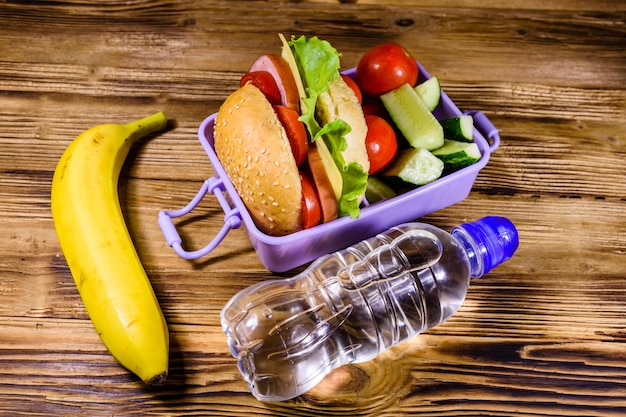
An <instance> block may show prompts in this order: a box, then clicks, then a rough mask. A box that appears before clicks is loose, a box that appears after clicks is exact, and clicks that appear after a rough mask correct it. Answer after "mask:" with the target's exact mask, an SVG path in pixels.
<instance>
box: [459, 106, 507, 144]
mask: <svg viewBox="0 0 626 417" xmlns="http://www.w3.org/2000/svg"><path fill="white" fill-rule="evenodd" d="M463 114H464V115H469V116H472V118H473V119H474V126H475V127H476V129H478V131H479V132H480V133H481V134H482V135H483V136H484V137H485V139H487V141H488V142H489V151H490V152H491V153H493V151H495V150H496V149H498V147H499V146H500V134H499V133H498V129H497V128H496V127H495V126H494V124H493V123H491V120H489V119H488V118H487V116H485V115H484V114H483V113H482V112H479V111H478V110H468V111H466V112H464V113H463Z"/></svg>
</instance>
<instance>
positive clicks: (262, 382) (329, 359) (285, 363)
mask: <svg viewBox="0 0 626 417" xmlns="http://www.w3.org/2000/svg"><path fill="white" fill-rule="evenodd" d="M517 246H518V236H517V230H516V229H515V226H514V225H513V223H511V221H509V220H508V219H506V218H504V217H495V216H491V217H485V218H482V219H480V220H478V221H476V222H472V223H466V224H463V225H461V226H457V227H455V228H453V229H452V231H451V232H450V233H447V232H445V231H443V230H441V229H439V228H437V227H434V226H432V225H428V224H424V223H407V224H403V225H400V226H397V227H394V228H392V229H390V230H388V231H386V232H384V233H381V234H379V235H377V236H375V237H372V238H370V239H367V240H364V241H362V242H360V243H358V244H355V245H353V246H351V247H349V248H347V249H344V250H341V251H338V252H336V253H333V254H330V255H326V256H323V257H321V258H319V259H318V260H316V261H315V262H313V263H312V264H311V265H310V267H309V268H307V269H306V270H305V271H303V272H302V273H300V274H298V275H297V276H294V277H292V278H288V279H277V280H269V281H265V282H261V283H259V284H256V285H253V286H250V287H248V288H246V289H244V290H243V291H241V292H239V293H238V294H236V295H235V296H234V297H233V298H232V299H231V300H230V301H229V302H228V304H227V305H226V306H225V307H224V309H223V310H222V313H221V319H222V326H223V328H224V332H225V333H226V335H227V336H228V343H229V346H230V348H231V352H232V354H233V356H235V357H237V358H238V366H239V370H240V371H241V374H242V375H243V377H244V379H245V380H246V381H247V382H248V385H249V387H250V390H251V391H252V393H253V395H254V396H255V397H256V398H257V399H259V400H262V401H282V400H287V399H290V398H293V397H296V396H298V395H301V394H303V393H305V392H306V391H308V390H309V389H311V388H313V387H314V386H315V385H316V384H317V383H319V382H320V381H321V380H322V379H323V378H324V377H325V376H326V375H327V374H328V373H330V372H331V371H332V370H333V369H335V368H337V367H339V366H342V365H345V364H349V363H357V362H364V361H368V360H371V359H373V358H374V357H376V356H377V355H378V354H379V353H381V352H383V351H384V350H387V349H389V348H390V347H392V346H394V345H396V344H398V343H400V342H402V341H403V340H406V339H408V338H410V337H412V336H414V335H416V334H418V333H421V332H423V331H425V330H427V329H429V328H431V327H433V326H436V325H438V324H440V323H442V322H443V321H444V320H446V319H448V318H449V317H450V316H451V315H452V314H453V313H454V312H455V311H456V310H457V309H458V308H459V307H460V305H461V303H462V302H463V300H464V299H465V295H466V293H467V289H468V287H469V282H470V278H478V277H480V276H482V275H483V274H485V273H487V272H489V271H490V270H491V269H492V268H494V267H495V266H497V265H499V264H500V263H502V262H504V261H505V260H507V259H509V258H510V257H511V256H512V255H513V253H514V252H515V250H516V249H517Z"/></svg>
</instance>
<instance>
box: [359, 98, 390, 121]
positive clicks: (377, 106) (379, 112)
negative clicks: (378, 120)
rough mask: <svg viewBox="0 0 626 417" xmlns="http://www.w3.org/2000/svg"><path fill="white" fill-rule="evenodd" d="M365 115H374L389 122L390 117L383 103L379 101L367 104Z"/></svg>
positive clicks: (365, 105)
mask: <svg viewBox="0 0 626 417" xmlns="http://www.w3.org/2000/svg"><path fill="white" fill-rule="evenodd" d="M363 114H373V115H374V116H378V117H382V118H383V119H385V120H389V117H390V116H389V112H388V111H387V109H386V108H385V106H384V104H383V102H382V101H380V100H378V99H376V100H372V101H368V102H367V103H365V104H364V105H363Z"/></svg>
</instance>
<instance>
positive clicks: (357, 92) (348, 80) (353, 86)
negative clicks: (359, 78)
mask: <svg viewBox="0 0 626 417" xmlns="http://www.w3.org/2000/svg"><path fill="white" fill-rule="evenodd" d="M341 78H343V80H344V81H345V83H346V84H347V85H348V87H350V88H351V89H352V91H354V95H355V96H356V98H357V99H358V100H359V104H363V94H361V90H360V89H359V86H358V85H356V81H354V80H353V79H352V77H348V76H347V75H345V74H341Z"/></svg>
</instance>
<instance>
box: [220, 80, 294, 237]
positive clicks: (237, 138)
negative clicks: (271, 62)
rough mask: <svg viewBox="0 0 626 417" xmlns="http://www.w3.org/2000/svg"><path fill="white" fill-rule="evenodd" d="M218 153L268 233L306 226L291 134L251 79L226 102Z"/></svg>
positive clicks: (231, 178)
mask: <svg viewBox="0 0 626 417" xmlns="http://www.w3.org/2000/svg"><path fill="white" fill-rule="evenodd" d="M214 147H215V152H216V154H217V156H218V158H219V159H220V162H221V163H222V166H223V167H224V170H225V171H226V173H227V174H228V177H229V178H230V180H231V181H232V183H233V185H234V186H235V189H236V190H237V192H238V193H239V196H240V197H241V199H242V200H243V203H244V204H245V205H246V208H247V209H248V211H249V212H250V215H251V216H252V219H253V220H254V222H255V224H256V225H257V227H258V228H259V230H261V231H262V232H264V233H266V234H269V235H276V236H280V235H285V234H289V233H293V232H295V231H298V230H300V229H302V187H301V183H300V176H299V173H298V167H297V166H296V162H295V159H294V157H293V154H292V152H291V147H290V145H289V139H288V138H287V134H286V132H285V129H284V128H283V126H282V125H281V123H280V121H279V119H278V116H277V115H276V113H275V112H274V110H273V108H272V105H271V104H270V102H269V101H267V99H266V98H265V96H264V95H263V93H262V92H261V91H260V90H259V89H258V88H257V87H255V86H254V85H252V84H246V85H245V86H243V87H241V88H240V89H238V90H236V91H235V92H234V93H232V94H231V95H230V96H229V97H228V98H227V99H226V100H225V101H224V103H223V104H222V105H221V107H220V109H219V112H218V114H217V116H216V119H215V131H214Z"/></svg>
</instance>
